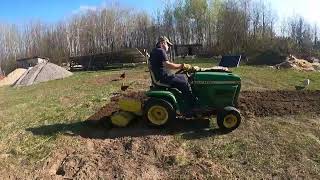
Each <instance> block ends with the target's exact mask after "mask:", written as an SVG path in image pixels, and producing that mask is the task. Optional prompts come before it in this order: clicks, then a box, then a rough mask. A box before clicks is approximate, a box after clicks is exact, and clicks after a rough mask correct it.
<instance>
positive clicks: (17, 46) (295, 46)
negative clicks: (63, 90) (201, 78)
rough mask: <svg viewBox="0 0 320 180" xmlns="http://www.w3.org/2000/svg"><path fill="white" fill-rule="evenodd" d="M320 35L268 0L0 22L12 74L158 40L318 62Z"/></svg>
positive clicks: (0, 53) (209, 0) (183, 1)
mask: <svg viewBox="0 0 320 180" xmlns="http://www.w3.org/2000/svg"><path fill="white" fill-rule="evenodd" d="M318 32H319V30H318V27H317V25H316V24H314V25H312V24H310V23H308V22H307V21H306V20H305V19H304V18H303V17H302V16H299V15H296V16H294V17H290V18H287V19H280V18H278V17H277V12H275V11H274V10H273V9H272V7H271V5H270V3H268V2H267V1H264V0H176V1H174V3H173V4H170V3H168V4H167V5H166V6H165V8H164V9H163V10H161V11H160V10H158V11H157V13H155V14H153V15H150V14H148V13H147V12H143V11H137V10H134V9H128V8H123V7H120V6H110V7H101V8H98V9H96V10H88V11H85V12H79V13H78V14H75V15H73V16H71V17H69V18H68V19H67V20H64V21H61V22H57V23H55V24H46V23H42V22H38V21H35V22H30V23H27V24H24V25H22V26H21V25H20V26H18V25H15V24H8V23H1V22H0V65H1V66H0V67H2V70H3V71H5V72H6V73H9V72H10V71H12V70H13V69H14V68H15V60H16V59H18V58H24V57H32V56H45V57H49V58H50V59H51V61H53V62H54V63H57V64H61V63H62V62H66V61H67V60H68V57H70V56H81V55H90V54H98V53H104V52H110V51H116V50H119V49H120V48H131V47H134V48H136V47H137V48H145V49H148V50H151V48H153V47H154V45H155V42H156V39H157V38H158V37H159V36H160V35H166V36H168V37H169V38H170V39H171V40H172V41H173V42H175V43H176V44H195V43H197V44H198V43H199V44H202V45H203V54H206V55H208V56H209V55H220V54H240V53H241V54H242V53H245V54H247V55H248V56H249V57H250V56H252V57H254V56H256V55H259V54H261V53H263V52H266V51H272V52H276V53H278V54H284V55H286V54H290V53H292V54H296V55H299V56H308V57H311V56H315V57H319V55H320V53H319V49H320V42H319V40H318ZM0 69H1V68H0Z"/></svg>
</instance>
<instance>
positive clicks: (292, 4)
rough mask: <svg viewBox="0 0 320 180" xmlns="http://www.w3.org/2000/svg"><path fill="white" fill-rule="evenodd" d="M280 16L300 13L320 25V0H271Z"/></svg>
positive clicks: (309, 20) (312, 22) (310, 21)
mask: <svg viewBox="0 0 320 180" xmlns="http://www.w3.org/2000/svg"><path fill="white" fill-rule="evenodd" d="M269 1H270V2H271V4H272V6H273V7H274V8H275V10H277V12H278V15H279V18H280V19H281V17H288V16H292V15H294V14H299V15H301V16H303V17H305V19H306V20H307V21H308V22H309V23H311V24H314V23H317V24H318V25H319V26H320V0H269Z"/></svg>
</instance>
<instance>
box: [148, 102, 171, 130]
mask: <svg viewBox="0 0 320 180" xmlns="http://www.w3.org/2000/svg"><path fill="white" fill-rule="evenodd" d="M143 118H144V119H145V121H147V123H148V125H151V126H154V127H161V126H164V125H166V124H168V122H169V121H170V120H173V119H175V118H176V112H175V109H174V108H173V106H172V104H171V103H169V102H168V101H166V100H162V99H157V98H150V99H149V100H148V101H147V102H146V104H145V106H144V110H143Z"/></svg>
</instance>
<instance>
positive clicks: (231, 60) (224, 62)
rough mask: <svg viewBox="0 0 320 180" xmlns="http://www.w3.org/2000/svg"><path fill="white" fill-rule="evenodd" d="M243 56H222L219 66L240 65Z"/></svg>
mask: <svg viewBox="0 0 320 180" xmlns="http://www.w3.org/2000/svg"><path fill="white" fill-rule="evenodd" d="M240 60H241V56H222V58H221V60H220V63H219V66H222V67H239V65H240Z"/></svg>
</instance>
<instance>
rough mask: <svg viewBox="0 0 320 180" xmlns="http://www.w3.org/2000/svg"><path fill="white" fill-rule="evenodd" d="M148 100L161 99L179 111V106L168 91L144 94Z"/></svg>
mask: <svg viewBox="0 0 320 180" xmlns="http://www.w3.org/2000/svg"><path fill="white" fill-rule="evenodd" d="M146 95H147V97H149V98H158V99H163V100H166V101H168V102H170V103H171V104H172V106H173V107H174V108H175V109H179V104H178V101H177V99H176V97H175V96H174V94H173V93H171V92H169V91H148V92H147V93H146Z"/></svg>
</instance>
